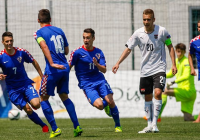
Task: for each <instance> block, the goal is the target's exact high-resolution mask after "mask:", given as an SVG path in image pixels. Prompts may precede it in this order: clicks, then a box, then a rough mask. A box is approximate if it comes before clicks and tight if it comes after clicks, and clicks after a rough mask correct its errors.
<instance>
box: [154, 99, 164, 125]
mask: <svg viewBox="0 0 200 140" xmlns="http://www.w3.org/2000/svg"><path fill="white" fill-rule="evenodd" d="M153 106H154V107H153V108H154V109H153V114H154V115H153V122H152V125H157V120H158V115H159V114H160V109H161V106H162V100H156V99H155V100H154V103H153Z"/></svg>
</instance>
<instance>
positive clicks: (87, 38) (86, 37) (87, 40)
mask: <svg viewBox="0 0 200 140" xmlns="http://www.w3.org/2000/svg"><path fill="white" fill-rule="evenodd" d="M94 39H95V37H92V34H91V33H83V43H84V46H85V47H86V48H89V47H92V45H93V41H94Z"/></svg>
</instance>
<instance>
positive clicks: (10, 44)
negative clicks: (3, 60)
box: [2, 36, 14, 50]
mask: <svg viewBox="0 0 200 140" xmlns="http://www.w3.org/2000/svg"><path fill="white" fill-rule="evenodd" d="M13 41H14V40H13V38H12V37H10V36H5V37H4V38H3V41H2V43H3V45H4V47H5V48H6V49H7V50H9V49H12V48H13Z"/></svg>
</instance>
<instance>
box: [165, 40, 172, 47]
mask: <svg viewBox="0 0 200 140" xmlns="http://www.w3.org/2000/svg"><path fill="white" fill-rule="evenodd" d="M171 44H172V41H171V39H170V38H168V39H167V40H165V45H167V46H169V45H171Z"/></svg>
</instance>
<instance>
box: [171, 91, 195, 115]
mask: <svg viewBox="0 0 200 140" xmlns="http://www.w3.org/2000/svg"><path fill="white" fill-rule="evenodd" d="M174 94H175V98H176V101H177V102H181V111H182V112H187V113H190V114H192V112H193V106H194V102H195V99H196V90H195V89H192V90H191V89H184V88H174Z"/></svg>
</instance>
